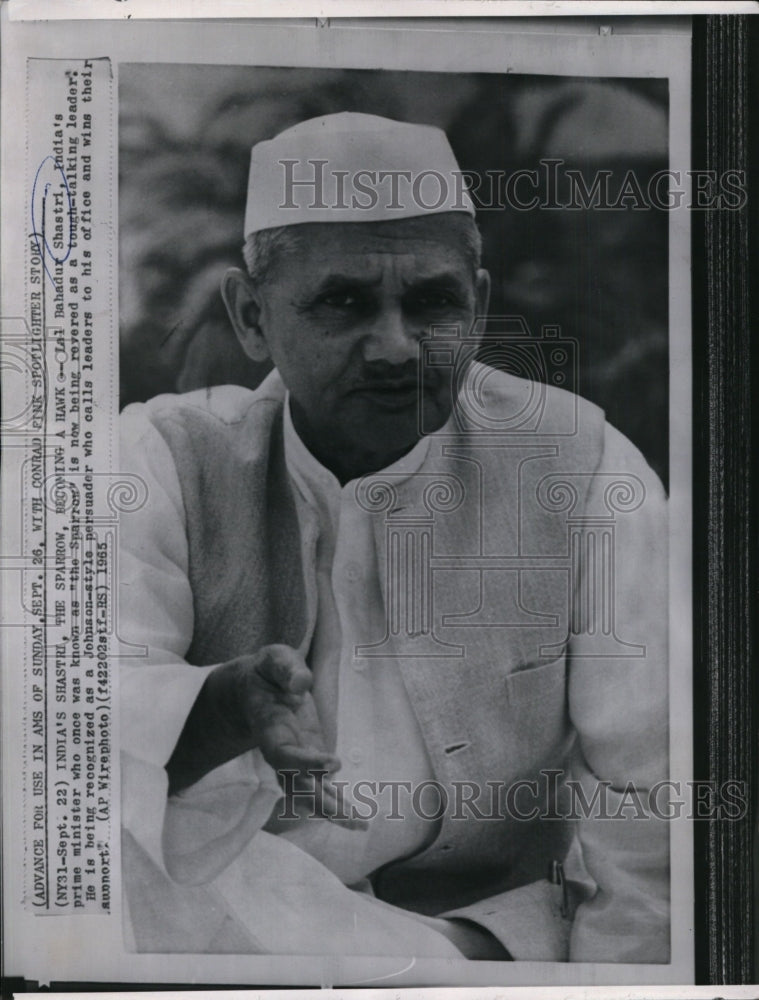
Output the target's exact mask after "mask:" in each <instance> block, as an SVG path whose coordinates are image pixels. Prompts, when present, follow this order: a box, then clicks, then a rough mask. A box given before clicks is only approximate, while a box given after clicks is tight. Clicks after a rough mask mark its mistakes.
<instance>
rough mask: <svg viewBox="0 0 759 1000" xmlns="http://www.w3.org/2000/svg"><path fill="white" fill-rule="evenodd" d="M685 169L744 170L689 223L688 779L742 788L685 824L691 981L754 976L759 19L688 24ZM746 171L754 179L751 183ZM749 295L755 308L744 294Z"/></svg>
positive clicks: (718, 18) (725, 17) (758, 733)
mask: <svg viewBox="0 0 759 1000" xmlns="http://www.w3.org/2000/svg"><path fill="white" fill-rule="evenodd" d="M692 87H693V90H692V128H693V145H692V157H693V166H694V167H695V168H704V169H708V170H718V171H719V170H727V169H730V170H743V171H745V176H746V180H747V189H748V198H747V200H746V204H745V205H744V207H743V208H741V209H740V210H738V211H736V212H704V213H698V212H694V213H693V215H692V231H691V236H692V266H693V376H694V384H693V389H694V392H693V413H694V422H693V428H694V440H693V458H694V477H693V489H694V493H693V502H694V522H693V543H694V544H693V555H694V581H693V582H694V685H693V693H694V770H695V775H694V776H695V777H696V778H697V779H699V778H701V779H705V780H708V781H714V782H717V783H718V786H719V783H720V782H722V781H727V780H736V779H737V780H741V781H743V782H745V787H747V788H748V789H750V800H749V809H748V811H747V813H746V815H745V816H744V817H742V818H741V819H739V820H737V821H735V822H728V823H724V822H723V823H720V822H715V821H712V820H709V821H705V822H703V823H697V824H695V826H696V829H695V831H694V832H695V855H696V871H697V872H699V871H700V872H701V873H702V877H701V878H700V879H699V878H697V879H696V884H695V890H696V913H695V919H696V923H695V934H696V982H697V983H710V984H722V983H736V984H737V983H752V982H756V977H757V953H758V950H759V949H758V945H759V942H758V941H757V907H758V905H759V899H758V898H757V887H756V882H757V872H756V849H757V845H756V839H757V838H756V820H757V809H756V798H757V762H758V760H759V757H758V740H759V730H758V729H757V721H758V720H759V713H757V710H756V704H755V703H756V698H757V695H758V694H759V688H758V686H757V682H756V678H755V669H756V664H755V663H754V662H753V655H754V648H755V640H754V630H755V627H756V625H755V614H756V612H755V602H756V593H757V560H756V552H757V521H756V514H755V513H754V512H755V510H756V503H757V499H758V496H757V483H756V474H755V472H754V469H753V468H752V465H753V462H752V430H753V433H754V436H755V435H756V429H757V421H758V420H759V411H758V410H757V403H756V398H755V397H754V398H752V392H751V387H752V376H755V375H756V374H757V371H756V368H757V362H756V349H754V353H753V357H752V352H751V328H752V326H754V328H755V329H756V328H757V326H758V325H759V309H758V307H757V302H758V300H759V296H757V294H756V291H755V290H752V288H751V282H750V267H751V265H750V261H751V260H752V257H753V259H754V260H755V261H756V260H757V259H759V245H757V244H758V237H759V225H758V212H757V208H758V207H759V203H758V202H757V194H758V193H759V192H758V190H757V189H758V188H759V184H758V183H757V181H758V180H759V175H758V174H757V135H758V134H759V107H757V105H759V102H758V101H757V100H756V98H754V100H753V102H752V100H751V95H752V94H754V95H756V94H757V93H759V20H758V19H757V17H756V16H751V15H745V14H740V15H735V14H734V15H729V14H721V15H706V16H701V17H694V18H693V77H692ZM752 171H753V172H752ZM752 291H753V295H752Z"/></svg>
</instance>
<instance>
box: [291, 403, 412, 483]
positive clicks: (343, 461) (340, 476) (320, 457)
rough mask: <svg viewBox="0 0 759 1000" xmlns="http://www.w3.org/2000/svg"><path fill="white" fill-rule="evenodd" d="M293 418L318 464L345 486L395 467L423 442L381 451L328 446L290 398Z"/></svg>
mask: <svg viewBox="0 0 759 1000" xmlns="http://www.w3.org/2000/svg"><path fill="white" fill-rule="evenodd" d="M290 416H291V419H292V424H293V428H294V429H295V432H296V434H297V435H298V437H299V438H300V439H301V441H302V442H303V444H304V445H305V447H306V448H307V449H308V450H309V451H310V452H311V454H312V455H313V456H314V458H315V459H316V460H317V462H319V463H320V464H321V465H323V466H324V467H325V469H329V471H330V472H331V473H332V475H333V476H335V478H336V479H337V480H338V482H339V483H340V485H341V486H345V484H346V483H349V482H350V481H351V480H352V479H360V478H361V477H362V476H370V475H372V474H373V473H375V472H381V471H382V469H386V468H387V467H388V466H389V465H393V463H394V462H397V461H398V460H399V459H401V458H403V456H404V455H408V453H409V452H410V451H413V449H414V448H415V447H416V445H417V444H418V442H419V440H420V437H417V438H416V439H415V440H414V441H412V442H411V443H410V444H407V445H405V446H404V447H402V448H398V449H388V450H385V449H383V450H382V451H381V452H380V451H372V450H368V449H358V448H356V447H354V446H351V445H350V444H347V443H344V442H340V441H337V440H334V439H333V440H332V441H329V442H328V443H326V444H325V442H324V436H323V435H317V434H315V433H314V432H313V431H312V430H311V428H310V426H309V424H308V423H307V421H306V420H305V418H304V416H303V412H302V411H301V409H300V408H299V406H298V404H297V403H296V402H295V401H294V400H293V398H292V397H290Z"/></svg>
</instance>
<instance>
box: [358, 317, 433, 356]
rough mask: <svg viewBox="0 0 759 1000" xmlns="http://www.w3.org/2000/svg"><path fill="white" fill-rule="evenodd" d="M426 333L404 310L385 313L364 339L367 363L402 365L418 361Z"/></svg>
mask: <svg viewBox="0 0 759 1000" xmlns="http://www.w3.org/2000/svg"><path fill="white" fill-rule="evenodd" d="M423 333H424V331H423V330H422V329H421V328H420V327H419V324H418V323H414V322H413V321H412V320H411V319H409V317H408V316H404V314H403V310H402V309H385V310H383V311H382V313H381V314H380V315H379V316H377V317H375V319H374V321H373V323H372V325H371V328H370V329H369V330H368V331H367V335H366V337H365V338H364V345H363V347H364V350H363V353H364V360H365V361H386V362H387V363H388V364H391V365H401V364H403V363H404V362H407V361H416V359H417V358H418V356H419V340H420V339H421V337H422V335H423Z"/></svg>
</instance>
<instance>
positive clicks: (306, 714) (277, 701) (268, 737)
mask: <svg viewBox="0 0 759 1000" xmlns="http://www.w3.org/2000/svg"><path fill="white" fill-rule="evenodd" d="M311 684H312V674H311V671H310V670H309V668H308V666H307V665H306V662H305V660H304V659H303V657H302V656H301V655H300V653H298V652H297V651H296V650H294V649H292V648H291V647H290V646H284V645H271V646H264V647H262V648H261V649H260V650H259V651H258V652H257V653H252V654H246V655H244V656H238V657H237V658H236V659H234V660H230V661H228V662H227V663H222V664H220V665H219V666H218V667H216V668H215V669H214V670H212V671H211V672H210V673H209V675H208V677H207V678H206V681H205V683H204V685H203V687H202V688H201V689H200V692H199V694H198V697H197V698H196V700H195V703H194V705H193V707H192V709H191V710H190V713H189V715H188V716H187V721H186V722H185V725H184V728H183V730H182V733H181V734H180V737H179V740H178V741H177V745H176V747H175V748H174V752H173V753H172V755H171V758H170V760H169V762H168V764H167V765H166V770H167V772H168V775H169V794H175V793H176V792H180V791H182V789H184V788H187V787H188V786H189V785H192V784H194V783H195V782H196V781H199V780H200V779H201V778H202V777H203V776H204V775H205V774H207V773H208V772H209V771H212V770H213V769H214V768H216V767H219V766H221V765H222V764H224V763H226V762H227V761H228V760H232V759H233V758H234V757H239V756H240V754H243V753H245V752H246V751H248V750H252V749H255V748H258V749H260V750H261V753H262V754H263V756H264V758H265V759H266V761H267V762H268V763H269V764H270V765H271V766H272V767H273V768H274V770H275V771H277V772H281V771H290V772H292V771H296V772H298V773H297V775H296V776H295V781H294V787H295V788H296V789H297V790H298V792H299V793H301V794H304V793H310V792H312V793H313V796H314V812H315V814H316V815H320V816H324V817H326V818H330V819H335V817H337V819H336V820H335V821H336V822H341V823H342V824H343V825H346V826H349V827H352V826H363V825H364V824H363V823H360V822H359V823H355V822H353V821H351V820H349V819H346V818H342V817H345V816H346V814H347V810H346V809H345V808H344V803H343V801H342V798H341V795H340V793H339V791H338V790H337V789H335V788H334V786H333V785H332V784H331V783H330V781H329V778H328V776H329V775H330V774H332V773H334V772H335V771H337V770H338V768H339V767H340V762H339V760H338V759H337V758H336V757H335V756H334V755H333V754H330V753H329V752H327V750H326V749H325V747H324V737H323V735H322V732H321V728H320V726H319V722H318V717H317V714H316V706H315V705H314V703H313V698H312V697H311V694H310V690H311ZM296 713H299V714H296ZM309 772H314V774H311V773H309ZM314 775H316V776H314Z"/></svg>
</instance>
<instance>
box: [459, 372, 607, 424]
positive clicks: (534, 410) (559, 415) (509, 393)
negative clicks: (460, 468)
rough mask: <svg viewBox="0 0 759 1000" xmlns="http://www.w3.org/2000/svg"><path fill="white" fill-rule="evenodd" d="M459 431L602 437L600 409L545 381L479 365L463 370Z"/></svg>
mask: <svg viewBox="0 0 759 1000" xmlns="http://www.w3.org/2000/svg"><path fill="white" fill-rule="evenodd" d="M457 412H458V416H459V421H460V425H461V427H462V429H463V430H464V431H465V432H468V433H470V434H472V433H477V432H480V433H483V434H485V433H494V434H498V433H506V434H526V435H529V434H534V435H538V436H543V435H546V436H554V435H556V436H561V437H564V438H573V437H578V436H580V437H582V436H584V435H586V434H588V433H590V434H594V435H597V434H602V433H603V427H604V424H605V419H606V418H605V414H604V412H603V410H602V409H601V408H600V407H598V406H596V405H595V403H591V402H590V401H589V400H587V399H584V398H583V397H582V396H579V395H577V394H576V393H575V392H572V391H570V390H569V389H565V388H563V387H561V386H559V385H556V384H551V383H550V382H541V381H538V380H532V379H527V378H520V377H518V376H516V375H512V374H510V373H509V372H505V371H501V370H500V369H496V368H491V367H490V366H489V365H486V364H482V363H481V362H474V363H473V364H471V365H470V366H469V369H468V371H467V374H466V377H465V378H464V379H463V381H462V385H461V389H460V392H459V396H458V404H457Z"/></svg>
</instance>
